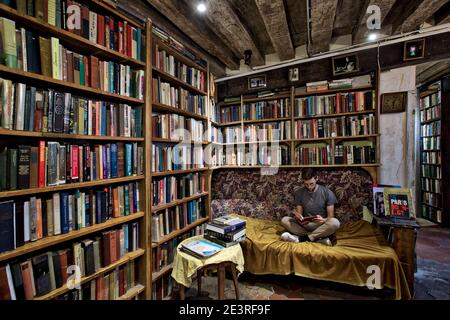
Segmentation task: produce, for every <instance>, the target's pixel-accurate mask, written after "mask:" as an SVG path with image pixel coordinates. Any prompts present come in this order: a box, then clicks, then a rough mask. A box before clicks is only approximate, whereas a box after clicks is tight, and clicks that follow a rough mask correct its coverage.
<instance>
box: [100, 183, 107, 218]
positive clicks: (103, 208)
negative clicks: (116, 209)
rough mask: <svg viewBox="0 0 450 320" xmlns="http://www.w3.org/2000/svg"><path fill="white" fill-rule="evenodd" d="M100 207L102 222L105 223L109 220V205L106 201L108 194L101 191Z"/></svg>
mask: <svg viewBox="0 0 450 320" xmlns="http://www.w3.org/2000/svg"><path fill="white" fill-rule="evenodd" d="M100 207H101V217H100V221H101V222H102V223H103V222H105V221H106V220H107V219H108V203H107V201H106V192H104V191H100Z"/></svg>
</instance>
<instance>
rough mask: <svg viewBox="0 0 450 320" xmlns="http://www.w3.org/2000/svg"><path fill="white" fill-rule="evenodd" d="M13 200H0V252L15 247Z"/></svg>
mask: <svg viewBox="0 0 450 320" xmlns="http://www.w3.org/2000/svg"><path fill="white" fill-rule="evenodd" d="M14 209H15V206H14V202H13V201H12V200H10V201H5V202H0V213H1V214H0V253H2V252H5V251H11V250H14V249H15V237H14V232H15V230H14V227H15V223H14Z"/></svg>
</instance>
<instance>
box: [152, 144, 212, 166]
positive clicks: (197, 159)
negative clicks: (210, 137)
mask: <svg viewBox="0 0 450 320" xmlns="http://www.w3.org/2000/svg"><path fill="white" fill-rule="evenodd" d="M198 168H205V152H204V150H203V148H202V146H196V145H194V146H191V145H184V144H183V145H182V144H178V145H175V146H167V145H164V144H153V145H152V172H163V171H171V170H189V169H198Z"/></svg>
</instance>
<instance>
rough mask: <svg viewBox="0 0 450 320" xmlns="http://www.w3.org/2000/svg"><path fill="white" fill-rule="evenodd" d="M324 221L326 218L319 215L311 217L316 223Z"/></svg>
mask: <svg viewBox="0 0 450 320" xmlns="http://www.w3.org/2000/svg"><path fill="white" fill-rule="evenodd" d="M325 221H326V220H325V219H324V217H322V216H321V215H316V217H315V218H314V219H313V222H315V223H318V224H324V223H325Z"/></svg>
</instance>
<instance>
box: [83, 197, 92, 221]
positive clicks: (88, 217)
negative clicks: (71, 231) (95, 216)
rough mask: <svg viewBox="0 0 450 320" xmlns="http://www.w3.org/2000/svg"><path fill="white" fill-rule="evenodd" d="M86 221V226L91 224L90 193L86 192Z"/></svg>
mask: <svg viewBox="0 0 450 320" xmlns="http://www.w3.org/2000/svg"><path fill="white" fill-rule="evenodd" d="M84 212H85V213H84V221H85V226H86V227H89V226H90V225H91V200H90V198H89V194H87V193H86V194H85V197H84Z"/></svg>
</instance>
